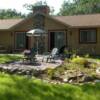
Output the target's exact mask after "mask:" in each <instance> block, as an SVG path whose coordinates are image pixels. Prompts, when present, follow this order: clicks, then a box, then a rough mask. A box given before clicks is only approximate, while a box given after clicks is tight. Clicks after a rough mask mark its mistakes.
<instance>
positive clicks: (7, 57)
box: [0, 54, 22, 63]
mask: <svg viewBox="0 0 100 100" xmlns="http://www.w3.org/2000/svg"><path fill="white" fill-rule="evenodd" d="M21 58H22V55H21V54H20V55H18V54H0V63H6V62H11V61H16V60H20V59H21Z"/></svg>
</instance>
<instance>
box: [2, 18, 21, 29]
mask: <svg viewBox="0 0 100 100" xmlns="http://www.w3.org/2000/svg"><path fill="white" fill-rule="evenodd" d="M22 20H23V19H0V30H4V29H9V28H11V27H13V26H14V25H16V24H18V23H19V22H21V21H22Z"/></svg>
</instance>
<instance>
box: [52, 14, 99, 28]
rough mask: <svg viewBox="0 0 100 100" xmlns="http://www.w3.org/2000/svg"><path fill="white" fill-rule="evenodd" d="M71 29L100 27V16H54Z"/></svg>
mask: <svg viewBox="0 0 100 100" xmlns="http://www.w3.org/2000/svg"><path fill="white" fill-rule="evenodd" d="M53 18H55V19H56V20H59V21H61V22H63V23H65V24H68V25H70V26H71V27H97V26H100V14H89V15H74V16H54V17H53Z"/></svg>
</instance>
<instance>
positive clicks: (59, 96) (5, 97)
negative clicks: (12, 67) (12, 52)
mask: <svg viewBox="0 0 100 100" xmlns="http://www.w3.org/2000/svg"><path fill="white" fill-rule="evenodd" d="M0 100H100V84H99V83H98V84H95V85H94V84H84V85H71V84H63V85H54V84H49V83H44V82H42V81H40V80H37V79H34V78H32V79H28V78H26V77H24V76H15V75H7V74H0Z"/></svg>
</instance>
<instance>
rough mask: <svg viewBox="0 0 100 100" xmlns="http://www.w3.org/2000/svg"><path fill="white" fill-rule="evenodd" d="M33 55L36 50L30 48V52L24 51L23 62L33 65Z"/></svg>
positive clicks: (34, 59)
mask: <svg viewBox="0 0 100 100" xmlns="http://www.w3.org/2000/svg"><path fill="white" fill-rule="evenodd" d="M35 55H36V50H35V49H34V48H32V49H30V50H25V51H24V58H23V62H24V61H29V62H30V63H34V62H35V61H36V57H35Z"/></svg>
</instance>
